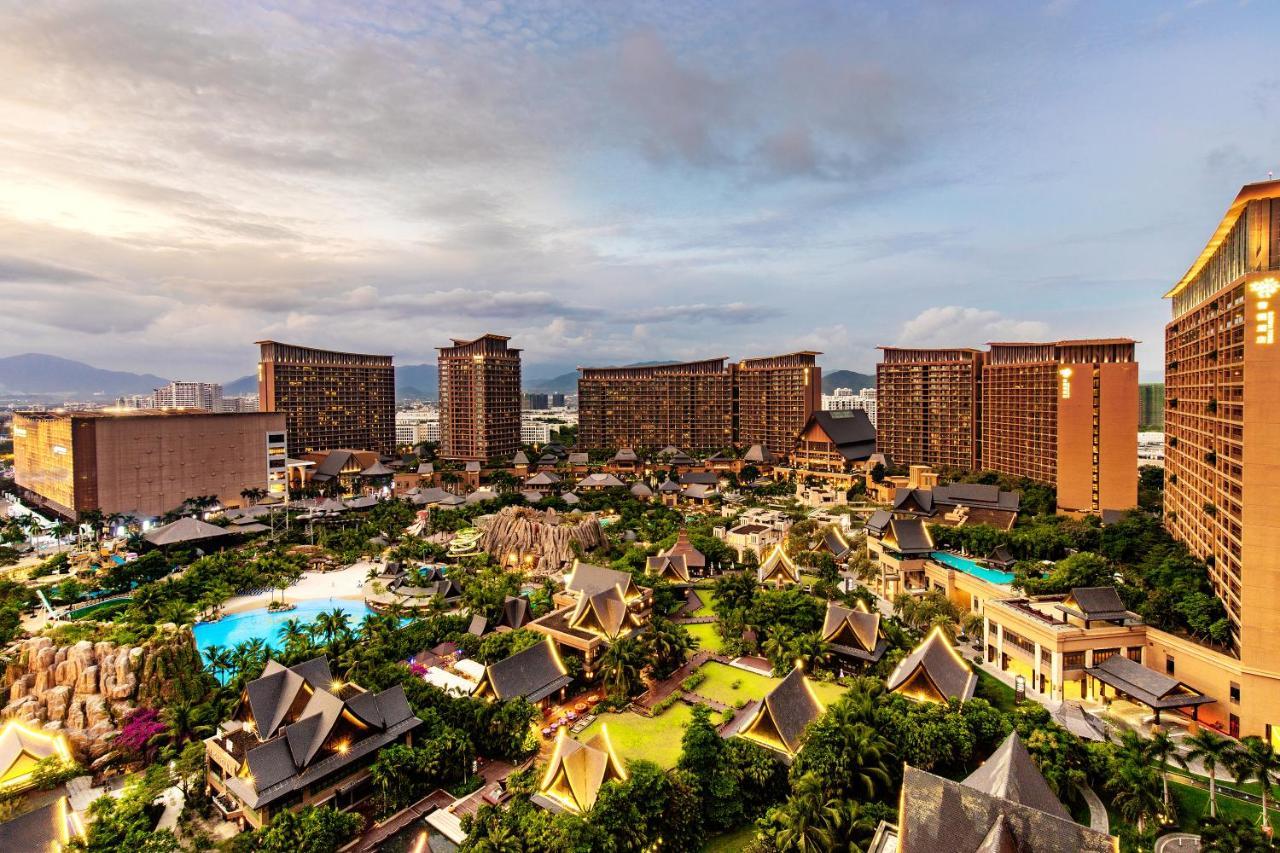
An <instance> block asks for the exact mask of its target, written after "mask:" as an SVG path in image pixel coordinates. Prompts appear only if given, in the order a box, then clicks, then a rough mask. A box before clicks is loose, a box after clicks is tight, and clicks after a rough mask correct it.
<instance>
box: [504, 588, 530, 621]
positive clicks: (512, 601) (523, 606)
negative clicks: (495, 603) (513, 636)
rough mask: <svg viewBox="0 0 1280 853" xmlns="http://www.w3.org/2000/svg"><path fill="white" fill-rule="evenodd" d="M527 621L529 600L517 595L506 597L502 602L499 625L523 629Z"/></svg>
mask: <svg viewBox="0 0 1280 853" xmlns="http://www.w3.org/2000/svg"><path fill="white" fill-rule="evenodd" d="M528 621H529V599H527V598H525V597H523V596H519V595H508V596H507V597H506V599H505V600H504V601H503V602H502V618H501V619H500V620H498V624H499V625H505V626H507V627H508V628H512V629H515V628H523V627H524V624H525V623H526V622H528Z"/></svg>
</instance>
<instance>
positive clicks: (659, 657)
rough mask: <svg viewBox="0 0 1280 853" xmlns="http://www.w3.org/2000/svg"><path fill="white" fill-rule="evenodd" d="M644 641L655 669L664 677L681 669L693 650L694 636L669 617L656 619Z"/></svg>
mask: <svg viewBox="0 0 1280 853" xmlns="http://www.w3.org/2000/svg"><path fill="white" fill-rule="evenodd" d="M643 642H644V647H645V650H646V651H647V652H648V653H649V657H650V659H651V660H652V661H653V666H654V671H655V672H656V674H657V675H658V676H659V677H663V678H665V677H666V676H667V675H669V674H670V673H672V672H674V671H675V670H677V669H679V668H680V666H681V664H683V663H684V659H685V657H686V656H687V655H688V654H689V653H690V652H691V651H693V638H692V637H690V636H689V632H688V631H686V630H685V629H684V628H682V627H681V626H679V625H677V624H675V623H674V622H671V621H670V620H668V619H662V618H657V619H654V620H653V622H652V624H651V625H650V626H649V630H648V631H647V632H646V633H645V634H644V640H643Z"/></svg>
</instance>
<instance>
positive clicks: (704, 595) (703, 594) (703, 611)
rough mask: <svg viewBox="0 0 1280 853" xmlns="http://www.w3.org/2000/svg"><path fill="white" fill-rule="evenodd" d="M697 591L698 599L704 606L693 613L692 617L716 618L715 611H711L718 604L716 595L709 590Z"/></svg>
mask: <svg viewBox="0 0 1280 853" xmlns="http://www.w3.org/2000/svg"><path fill="white" fill-rule="evenodd" d="M695 591H696V592H697V593H698V598H700V599H702V606H701V607H699V608H698V609H697V610H695V611H693V613H691V614H690V615H691V616H699V617H700V616H715V615H716V614H715V611H714V610H712V609H711V608H712V607H713V606H715V603H716V595H715V593H714V592H712V591H711V590H709V589H699V590H695Z"/></svg>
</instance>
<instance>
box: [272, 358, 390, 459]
mask: <svg viewBox="0 0 1280 853" xmlns="http://www.w3.org/2000/svg"><path fill="white" fill-rule="evenodd" d="M258 345H259V346H260V347H261V348H262V355H261V360H260V361H259V362H258V405H259V408H260V410H261V411H263V412H283V413H284V415H285V420H286V423H287V424H288V430H289V450H290V451H291V452H293V453H299V454H301V453H316V452H320V451H324V450H339V449H349V450H376V451H378V452H379V453H391V452H392V451H393V450H395V445H396V376H395V367H393V366H392V364H391V356H389V355H363V354H360V353H351V352H331V351H329V350H322V349H312V348H311V347H302V346H296V345H294V344H282V343H278V342H276V341H258Z"/></svg>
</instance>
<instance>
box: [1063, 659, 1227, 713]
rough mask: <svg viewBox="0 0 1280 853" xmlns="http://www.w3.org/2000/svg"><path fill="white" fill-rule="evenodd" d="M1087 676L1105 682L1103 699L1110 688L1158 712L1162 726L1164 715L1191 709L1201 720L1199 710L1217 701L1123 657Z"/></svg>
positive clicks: (1086, 672) (1094, 669)
mask: <svg viewBox="0 0 1280 853" xmlns="http://www.w3.org/2000/svg"><path fill="white" fill-rule="evenodd" d="M1084 672H1085V675H1087V676H1089V677H1091V678H1095V679H1097V680H1098V681H1100V682H1102V684H1103V688H1102V695H1103V696H1104V697H1105V696H1106V688H1107V686H1110V687H1111V688H1112V689H1114V690H1115V691H1116V693H1118V694H1119V695H1121V696H1124V697H1125V698H1127V699H1132V700H1133V701H1135V702H1139V703H1141V704H1143V705H1146V706H1147V707H1148V708H1150V709H1151V710H1153V711H1155V712H1156V720H1155V721H1156V724H1157V725H1159V723H1160V712H1161V711H1166V710H1176V709H1179V708H1190V709H1191V718H1192V719H1193V720H1194V719H1199V716H1198V714H1199V706H1201V705H1210V704H1213V703H1214V702H1216V701H1218V700H1216V699H1214V698H1213V697H1212V696H1206V695H1205V694H1203V693H1201V692H1200V691H1199V690H1196V689H1195V688H1194V687H1190V686H1188V685H1186V684H1184V683H1182V682H1181V681H1178V680H1177V679H1176V678H1170V677H1169V676H1167V675H1162V674H1161V673H1158V672H1156V671H1155V670H1152V669H1147V668H1146V667H1145V666H1143V665H1142V664H1140V663H1137V662H1135V661H1131V660H1129V659H1128V658H1127V657H1125V656H1124V655H1120V654H1117V655H1113V656H1111V657H1109V658H1107V659H1106V660H1104V661H1103V662H1102V663H1100V664H1098V665H1097V666H1092V667H1089V668H1088V669H1086V670H1085V671H1084Z"/></svg>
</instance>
